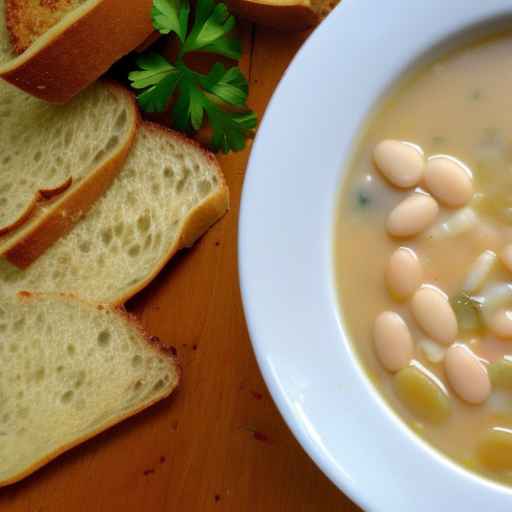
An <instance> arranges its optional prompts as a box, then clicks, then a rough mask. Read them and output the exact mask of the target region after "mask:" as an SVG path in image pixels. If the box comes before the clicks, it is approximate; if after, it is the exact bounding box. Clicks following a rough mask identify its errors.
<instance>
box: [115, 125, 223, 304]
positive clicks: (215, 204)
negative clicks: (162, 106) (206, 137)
mask: <svg viewBox="0 0 512 512" xmlns="http://www.w3.org/2000/svg"><path fill="white" fill-rule="evenodd" d="M144 127H145V128H146V129H148V130H150V131H157V132H159V133H160V134H163V135H165V136H166V137H170V138H172V139H174V140H175V141H177V142H179V143H181V144H188V145H191V146H193V147H195V148H196V149H198V150H200V151H201V152H202V153H203V154H204V156H205V157H206V158H207V159H208V160H209V161H210V163H211V164H212V165H213V166H214V167H215V171H216V175H217V179H218V180H219V187H218V190H217V191H216V192H215V193H214V194H211V195H210V196H208V197H206V198H205V199H204V200H203V201H201V202H200V203H199V204H198V205H197V206H196V207H195V208H194V209H193V210H192V211H191V212H190V213H189V215H188V216H187V220H186V222H184V223H183V225H182V226H181V230H180V232H179V234H178V236H177V237H176V242H175V243H174V244H173V245H172V246H171V247H170V248H169V249H168V251H167V253H166V254H165V255H164V256H163V257H162V258H161V259H160V261H159V262H158V263H157V264H156V265H155V266H154V267H153V269H152V271H151V272H150V273H149V274H148V276H147V277H146V278H145V279H143V280H142V281H140V282H138V283H137V284H135V285H134V286H132V287H131V288H130V289H129V290H127V291H126V292H124V293H123V294H121V295H120V296H119V297H116V298H115V299H114V300H112V304H114V305H116V306H120V305H122V304H124V303H125V302H126V301H127V300H128V299H130V298H131V297H133V296H134V295H135V294H136V293H138V292H140V291H141V290H142V289H143V288H145V287H146V286H147V285H148V284H149V283H150V282H151V281H153V279H154V278H155V277H156V276H157V275H158V274H159V273H160V271H161V270H162V268H163V267H164V266H165V265H166V264H167V263H168V262H169V260H170V259H171V258H172V257H173V256H174V255H175V254H176V253H177V252H178V251H179V250H181V249H184V248H186V247H190V246H191V245H192V244H193V243H194V242H195V241H196V240H197V239H198V238H199V237H200V236H201V235H203V234H204V233H205V231H207V230H208V228H210V227H211V226H212V225H213V224H215V222H217V221H218V220H219V219H220V218H221V217H222V216H223V215H224V214H225V213H226V211H228V209H229V189H228V187H227V184H226V180H225V178H224V175H223V174H222V170H221V168H220V165H219V163H218V161H217V158H216V157H215V155H213V153H211V152H209V151H207V150H205V149H204V148H203V147H202V146H200V145H199V144H198V143H197V142H196V141H194V140H191V139H189V138H187V137H185V136H184V135H182V134H181V133H178V132H175V131H173V130H170V129H169V128H166V127H164V126H161V125H159V124H155V123H151V122H149V121H146V122H144Z"/></svg>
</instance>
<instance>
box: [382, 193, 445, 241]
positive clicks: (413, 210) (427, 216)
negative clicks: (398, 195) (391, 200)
mask: <svg viewBox="0 0 512 512" xmlns="http://www.w3.org/2000/svg"><path fill="white" fill-rule="evenodd" d="M438 212H439V206H438V205H437V202H436V200H435V199H434V198H432V197H431V196H429V195H426V194H418V193H415V194H412V195H411V196H409V197H408V198H406V199H404V200H403V201H402V202H401V203H399V204H398V205H397V206H395V208H394V209H393V211H392V212H391V213H390V214H389V217H388V222H387V229H388V232H389V234H390V235H392V236H396V237H400V238H403V237H409V236H413V235H417V234H418V233H421V232H422V231H423V230H424V229H426V228H428V227H429V226H430V225H431V224H432V222H434V220H435V218H436V217H437V214H438Z"/></svg>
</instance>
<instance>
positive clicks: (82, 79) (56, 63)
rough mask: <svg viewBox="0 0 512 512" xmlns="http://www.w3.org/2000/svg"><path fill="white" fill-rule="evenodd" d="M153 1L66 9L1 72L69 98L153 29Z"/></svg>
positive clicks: (53, 97) (37, 91)
mask: <svg viewBox="0 0 512 512" xmlns="http://www.w3.org/2000/svg"><path fill="white" fill-rule="evenodd" d="M151 6H152V0H96V1H95V2H93V3H92V4H90V5H89V4H87V5H86V6H84V7H80V8H78V9H76V11H73V12H72V13H70V14H68V15H67V16H66V17H65V18H64V19H63V20H61V21H60V22H59V23H57V24H56V25H55V26H54V27H52V28H51V29H50V30H48V32H47V33H46V34H45V35H43V36H41V38H39V39H38V40H37V41H36V43H34V44H33V45H31V47H29V48H28V50H26V51H25V52H24V53H23V54H21V55H20V56H19V57H17V58H14V59H13V60H12V61H9V62H8V63H7V64H4V65H2V66H0V77H2V78H4V79H5V80H7V81H8V82H10V83H11V84H13V85H15V86H17V87H19V88H20V89H23V90H24V91H25V92H27V93H29V94H32V95H33V96H37V97H38V98H41V99H43V100H46V101H49V102H52V103H65V102H67V101H69V100H70V99H71V98H72V97H73V96H75V95H76V94H77V93H79V92H80V91H81V90H82V89H84V88H85V87H86V86H87V85H89V84H91V83H92V82H94V81H95V80H96V79H97V78H98V77H100V76H101V75H102V74H103V73H105V71H107V69H108V68H109V67H110V66H111V65H112V64H113V63H114V62H115V61H117V60H118V59H119V58H120V57H122V56H123V55H126V54H127V53H129V52H130V51H131V50H133V49H134V48H135V47H137V46H138V45H139V44H141V43H142V42H144V41H145V40H146V38H147V37H148V36H150V35H151V34H152V32H153V30H154V29H153V26H152V22H151Z"/></svg>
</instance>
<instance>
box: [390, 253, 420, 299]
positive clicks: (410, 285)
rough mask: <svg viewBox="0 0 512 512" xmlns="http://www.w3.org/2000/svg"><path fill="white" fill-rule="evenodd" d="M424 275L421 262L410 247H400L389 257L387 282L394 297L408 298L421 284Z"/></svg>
mask: <svg viewBox="0 0 512 512" xmlns="http://www.w3.org/2000/svg"><path fill="white" fill-rule="evenodd" d="M422 276H423V271H422V268H421V263H420V260H419V259H418V257H417V256H416V254H415V252H414V251H413V250H412V249H409V248H408V247H400V248H398V249H397V250H396V251H395V252H394V253H393V254H392V255H391V257H390V258H389V263H388V268H387V270H386V282H387V285H388V288H389V291H390V293H391V295H392V296H393V297H396V298H398V299H406V298H407V297H409V296H410V295H412V294H413V293H414V292H415V291H416V290H417V289H418V287H419V286H420V284H421V280H422Z"/></svg>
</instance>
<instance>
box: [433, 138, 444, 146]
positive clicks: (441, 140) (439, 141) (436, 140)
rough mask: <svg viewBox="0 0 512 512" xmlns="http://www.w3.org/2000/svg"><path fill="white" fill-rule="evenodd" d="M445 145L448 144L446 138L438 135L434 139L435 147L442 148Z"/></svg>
mask: <svg viewBox="0 0 512 512" xmlns="http://www.w3.org/2000/svg"><path fill="white" fill-rule="evenodd" d="M443 144H446V137H442V136H441V135H436V136H435V137H432V145H433V146H442V145H443Z"/></svg>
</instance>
